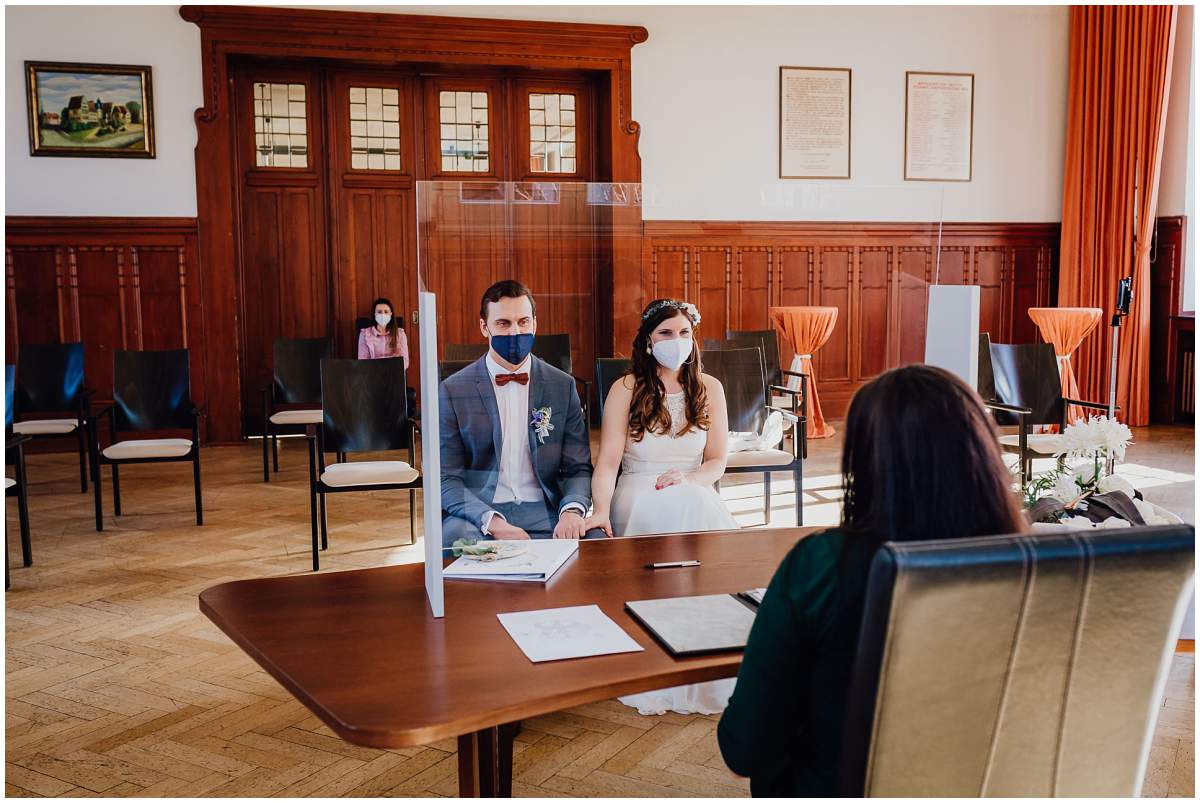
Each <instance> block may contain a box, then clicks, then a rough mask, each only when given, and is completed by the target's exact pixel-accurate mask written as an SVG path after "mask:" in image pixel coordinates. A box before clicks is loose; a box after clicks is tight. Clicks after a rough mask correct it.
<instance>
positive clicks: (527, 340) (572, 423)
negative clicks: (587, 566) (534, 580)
mask: <svg viewBox="0 0 1200 803" xmlns="http://www.w3.org/2000/svg"><path fill="white" fill-rule="evenodd" d="M479 329H480V332H481V333H482V334H483V336H484V337H485V338H487V339H488V344H489V348H488V352H487V354H485V355H484V356H483V357H481V358H479V359H478V360H477V361H476V362H474V363H472V364H471V365H469V366H467V367H466V368H464V369H462V370H461V371H459V372H458V373H456V374H454V375H453V376H450V377H447V379H446V380H445V381H444V382H442V384H441V387H440V388H439V399H440V401H439V407H440V424H441V458H442V472H441V474H442V541H443V545H444V546H450V545H452V544H453V543H454V541H456V540H458V539H460V538H469V539H476V540H478V539H480V538H483V537H488V538H496V539H501V540H514V539H517V540H521V539H526V538H552V537H553V538H582V537H600V536H603V535H604V533H603V531H602V530H596V531H595V532H593V533H586V532H585V529H584V526H583V522H584V518H585V517H586V516H587V512H588V508H589V507H590V506H591V491H592V462H591V449H590V447H589V445H588V428H587V422H586V421H584V419H583V411H582V408H581V406H580V403H579V395H578V393H577V392H576V390H575V380H574V378H573V377H571V376H570V375H568V374H565V373H563V372H562V371H560V370H558V369H557V368H554V367H553V366H551V365H549V364H547V363H546V362H543V361H542V360H540V359H538V358H537V357H534V356H533V355H532V353H531V350H532V348H533V335H534V332H535V331H536V330H537V314H536V304H535V302H534V298H533V294H532V293H530V292H529V289H528V288H526V287H525V286H524V285H522V284H520V283H519V282H515V281H502V282H497V283H496V284H494V285H492V286H491V287H489V288H488V289H487V291H486V292H485V293H484V295H483V299H482V300H481V302H480V305H479Z"/></svg>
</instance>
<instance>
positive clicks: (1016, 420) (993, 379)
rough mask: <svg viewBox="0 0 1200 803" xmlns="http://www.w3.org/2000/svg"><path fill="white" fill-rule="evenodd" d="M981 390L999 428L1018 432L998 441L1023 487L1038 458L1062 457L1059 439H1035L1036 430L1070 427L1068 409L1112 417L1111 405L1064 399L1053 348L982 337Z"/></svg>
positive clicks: (1052, 437)
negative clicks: (1016, 462)
mask: <svg viewBox="0 0 1200 803" xmlns="http://www.w3.org/2000/svg"><path fill="white" fill-rule="evenodd" d="M978 387H979V395H980V396H982V397H983V400H984V402H985V403H986V404H987V406H988V407H989V409H991V410H992V415H993V416H994V417H995V419H996V423H997V424H998V425H1000V426H1016V427H1017V434H1015V435H1002V436H1000V446H1001V448H1003V449H1004V451H1005V452H1009V453H1014V454H1016V455H1017V456H1018V458H1017V459H1018V460H1019V461H1020V476H1021V485H1022V487H1024V485H1025V483H1026V482H1027V481H1028V480H1029V478H1030V477H1031V476H1032V475H1033V456H1034V454H1039V455H1043V456H1052V455H1055V454H1058V453H1059V452H1061V451H1062V436H1061V435H1054V434H1032V433H1030V429H1031V428H1032V427H1035V426H1041V425H1045V424H1053V425H1056V426H1058V427H1064V426H1066V425H1067V408H1068V405H1077V406H1079V407H1084V408H1087V409H1089V410H1096V411H1100V412H1102V413H1107V411H1108V406H1107V405H1104V404H1100V403H1098V402H1089V401H1081V400H1079V399H1068V398H1066V397H1065V396H1063V392H1062V380H1061V379H1060V378H1059V374H1058V358H1057V356H1056V355H1055V353H1054V346H1052V345H1050V344H1049V343H1037V344H1020V345H1010V344H1007V343H992V342H991V339H990V338H989V337H988V336H987V335H986V334H982V335H980V338H979V382H978Z"/></svg>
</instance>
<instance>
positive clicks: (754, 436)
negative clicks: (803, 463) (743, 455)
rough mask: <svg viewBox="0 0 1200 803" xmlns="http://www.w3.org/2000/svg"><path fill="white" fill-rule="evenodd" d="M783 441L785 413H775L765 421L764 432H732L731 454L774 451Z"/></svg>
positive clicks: (730, 436)
mask: <svg viewBox="0 0 1200 803" xmlns="http://www.w3.org/2000/svg"><path fill="white" fill-rule="evenodd" d="M782 440H783V413H779V412H774V413H771V414H770V415H768V416H767V418H766V420H765V421H763V427H762V432H730V433H729V453H730V454H731V455H732V454H733V453H734V452H749V451H757V450H762V449H774V448H775V447H776V446H778V445H779V444H780V442H781V441H782ZM788 462H789V463H790V462H791V460H790V459H789V460H788Z"/></svg>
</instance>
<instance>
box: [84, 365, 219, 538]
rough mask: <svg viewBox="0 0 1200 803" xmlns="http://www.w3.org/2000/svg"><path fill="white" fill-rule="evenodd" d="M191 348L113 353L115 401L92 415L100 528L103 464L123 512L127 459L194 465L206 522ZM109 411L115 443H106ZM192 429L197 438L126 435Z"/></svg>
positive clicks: (200, 516) (199, 508)
mask: <svg viewBox="0 0 1200 803" xmlns="http://www.w3.org/2000/svg"><path fill="white" fill-rule="evenodd" d="M190 388H191V381H190V374H189V368H188V350H187V349H170V350H166V351H118V352H116V353H115V354H114V355H113V403H112V404H110V405H107V406H105V407H103V408H101V409H100V410H97V411H95V412H94V413H93V414H92V416H91V418H90V419H89V427H90V432H91V436H92V446H91V453H92V477H93V480H94V483H93V490H94V491H95V496H96V531H97V532H100V531H102V530H103V529H104V508H103V499H102V496H101V492H100V479H101V474H100V471H101V468H102V467H103V466H106V465H107V466H112V480H113V513H114V514H115V515H117V516H120V515H121V475H120V467H121V466H122V465H124V464H126V463H182V462H189V463H191V464H192V486H193V490H194V492H195V497H196V525H197V526H199V525H202V524H204V505H203V501H202V499H201V496H200V416H201V410H200V409H199V408H198V407H196V405H194V404H192V401H191V391H190ZM106 414H107V417H108V420H109V428H110V434H111V437H112V442H111V444H110V445H109V446H107V447H105V448H104V449H101V448H100V438H99V435H98V430H99V427H98V421H99V419H100V418H101V416H104V415H106ZM164 430H191V438H190V439H189V438H177V437H176V438H146V439H141V438H139V439H132V440H122V439H121V438H120V436H121V435H122V434H123V433H132V432H155V431H158V432H161V431H164Z"/></svg>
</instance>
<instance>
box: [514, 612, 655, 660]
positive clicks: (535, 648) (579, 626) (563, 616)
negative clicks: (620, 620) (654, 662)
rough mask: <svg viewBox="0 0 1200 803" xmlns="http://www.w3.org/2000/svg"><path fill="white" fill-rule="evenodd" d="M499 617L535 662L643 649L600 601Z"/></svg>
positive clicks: (519, 645)
mask: <svg viewBox="0 0 1200 803" xmlns="http://www.w3.org/2000/svg"><path fill="white" fill-rule="evenodd" d="M496 618H497V619H499V620H500V624H501V625H502V626H503V627H504V629H505V630H507V631H508V635H509V636H511V637H512V640H513V641H515V642H516V643H517V646H518V647H520V648H521V652H523V653H525V656H526V657H527V658H528V659H529V660H530V661H533V662H534V663H535V664H536V663H540V662H542V661H560V660H563V659H564V658H587V657H589V656H592V655H613V654H614V653H619V652H641V651H642V649H643V648H642V646H641V645H640V644H638V643H637V642H636V641H634V640H633V639H632V638H631V637H630V636H629V634H628V633H626V632H625V631H624V630H622V629H621V627H620V625H618V624H617V623H616V622H614V621H613V620H612V619H609V618H608V617H607V616H605V615H604V611H602V610H600V606H599V605H576V606H573V607H569V608H547V609H545V610H540V611H519V612H517V613H498V614H496Z"/></svg>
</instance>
